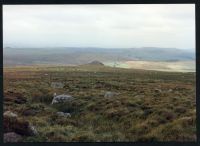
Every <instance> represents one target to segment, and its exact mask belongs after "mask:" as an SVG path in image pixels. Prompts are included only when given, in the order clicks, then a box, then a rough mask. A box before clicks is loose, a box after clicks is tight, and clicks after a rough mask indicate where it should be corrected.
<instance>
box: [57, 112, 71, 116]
mask: <svg viewBox="0 0 200 146" xmlns="http://www.w3.org/2000/svg"><path fill="white" fill-rule="evenodd" d="M56 114H57V115H58V116H61V117H71V114H70V113H64V112H57V113H56Z"/></svg>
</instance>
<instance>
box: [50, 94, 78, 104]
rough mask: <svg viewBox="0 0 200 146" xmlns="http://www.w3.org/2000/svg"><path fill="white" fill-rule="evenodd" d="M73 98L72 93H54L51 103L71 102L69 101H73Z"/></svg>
mask: <svg viewBox="0 0 200 146" xmlns="http://www.w3.org/2000/svg"><path fill="white" fill-rule="evenodd" d="M73 99H74V97H72V96H71V95H65V94H62V95H57V96H56V94H54V98H53V100H52V103H51V104H55V103H63V102H69V101H72V100H73Z"/></svg>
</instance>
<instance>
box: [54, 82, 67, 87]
mask: <svg viewBox="0 0 200 146" xmlns="http://www.w3.org/2000/svg"><path fill="white" fill-rule="evenodd" d="M51 87H52V88H63V87H64V84H63V83H61V82H52V83H51Z"/></svg>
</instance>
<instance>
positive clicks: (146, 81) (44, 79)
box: [4, 65, 196, 142]
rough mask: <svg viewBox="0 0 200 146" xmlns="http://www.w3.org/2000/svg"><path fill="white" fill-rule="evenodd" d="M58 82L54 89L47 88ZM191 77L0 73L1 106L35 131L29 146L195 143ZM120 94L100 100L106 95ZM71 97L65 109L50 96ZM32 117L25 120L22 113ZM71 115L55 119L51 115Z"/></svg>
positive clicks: (89, 69)
mask: <svg viewBox="0 0 200 146" xmlns="http://www.w3.org/2000/svg"><path fill="white" fill-rule="evenodd" d="M55 81H56V82H62V83H64V84H65V86H64V88H61V89H54V88H52V87H51V86H50V83H51V82H55ZM195 88H196V87H195V73H172V72H158V71H144V70H133V69H120V68H111V67H104V66H92V65H85V66H78V67H62V66H60V67H58V66H55V67H53V66H52V67H51V66H27V67H14V68H4V96H8V95H9V96H11V97H13V98H14V97H15V96H23V97H25V98H26V99H27V102H26V103H23V104H17V103H15V102H12V101H4V111H6V110H10V111H12V112H14V113H16V114H18V116H19V117H21V118H22V119H26V120H28V121H29V122H30V123H31V124H32V125H34V126H35V128H36V129H37V131H38V133H39V135H38V136H30V137H24V139H23V141H29V142H45V141H48V142H71V141H87V142H92V141H94V142H107V141H108V142H113V141H195V140H196V101H195ZM107 91H112V92H117V93H120V94H119V95H115V96H113V97H109V98H108V97H107V98H106V97H104V94H105V92H107ZM54 92H56V93H57V94H70V95H72V96H73V97H74V98H75V100H73V101H72V102H71V103H70V104H69V103H68V104H67V103H64V104H58V105H51V101H52V98H53V93H54ZM27 110H29V111H31V110H32V111H34V112H32V113H31V112H30V114H28V115H27V114H26V115H24V111H27ZM58 111H63V112H70V113H71V117H68V118H66V117H58V116H57V115H56V112H58Z"/></svg>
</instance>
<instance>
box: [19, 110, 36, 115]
mask: <svg viewBox="0 0 200 146" xmlns="http://www.w3.org/2000/svg"><path fill="white" fill-rule="evenodd" d="M37 113H38V111H36V110H34V109H28V110H25V111H23V113H22V114H23V115H24V116H35V115H36V114H37Z"/></svg>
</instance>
